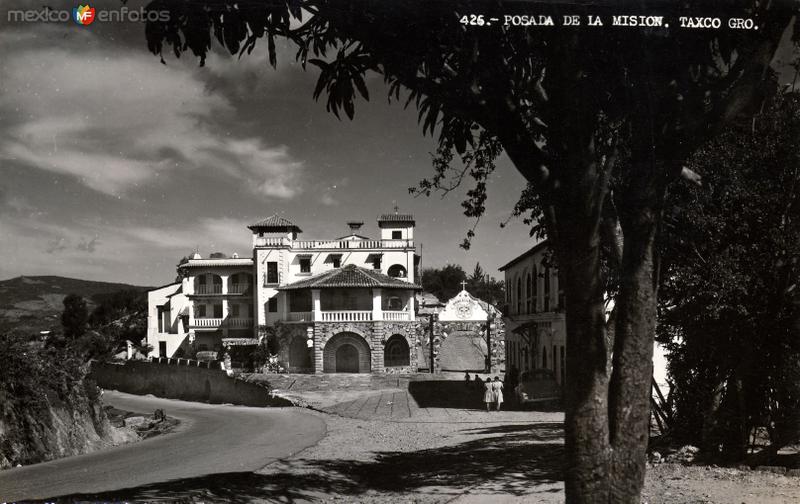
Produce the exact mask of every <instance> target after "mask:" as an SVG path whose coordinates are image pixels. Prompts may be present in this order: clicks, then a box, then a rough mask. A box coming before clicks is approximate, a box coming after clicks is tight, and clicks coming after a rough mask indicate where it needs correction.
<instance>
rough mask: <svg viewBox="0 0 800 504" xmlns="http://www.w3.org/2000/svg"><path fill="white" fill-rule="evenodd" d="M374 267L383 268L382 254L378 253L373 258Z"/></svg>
mask: <svg viewBox="0 0 800 504" xmlns="http://www.w3.org/2000/svg"><path fill="white" fill-rule="evenodd" d="M372 269H376V270H379V269H381V256H379V255H376V256H375V257H373V258H372Z"/></svg>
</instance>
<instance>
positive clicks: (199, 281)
mask: <svg viewBox="0 0 800 504" xmlns="http://www.w3.org/2000/svg"><path fill="white" fill-rule="evenodd" d="M205 284H206V276H205V275H200V276H199V277H197V285H205Z"/></svg>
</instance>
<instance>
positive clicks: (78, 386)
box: [0, 333, 99, 464]
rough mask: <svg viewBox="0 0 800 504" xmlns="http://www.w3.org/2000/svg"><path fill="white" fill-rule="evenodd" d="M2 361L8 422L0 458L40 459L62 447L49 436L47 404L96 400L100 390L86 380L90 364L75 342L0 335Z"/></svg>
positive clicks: (0, 385) (0, 383)
mask: <svg viewBox="0 0 800 504" xmlns="http://www.w3.org/2000/svg"><path fill="white" fill-rule="evenodd" d="M0 359H2V362H3V372H2V373H0V419H2V422H3V424H4V426H5V431H4V433H3V436H2V442H0V461H2V460H6V461H9V462H10V463H11V464H17V463H22V464H28V463H33V462H39V461H41V460H42V458H43V457H45V456H46V455H47V454H46V453H43V451H45V450H47V449H52V450H53V451H57V450H56V449H55V448H54V447H48V446H47V442H46V441H45V439H44V437H46V433H45V431H46V430H48V429H53V428H55V426H53V425H52V421H51V419H52V417H51V414H50V412H49V411H48V408H49V407H52V406H58V405H71V406H76V405H83V404H86V401H87V400H88V401H89V403H93V402H94V401H95V400H96V399H97V398H98V397H99V391H98V390H97V387H96V385H94V384H93V383H91V382H88V381H85V380H84V378H85V375H86V372H87V368H86V366H85V365H84V361H83V359H82V358H80V357H79V356H78V355H76V353H75V352H74V350H73V348H72V347H71V345H42V344H41V342H39V341H36V340H28V339H27V338H25V337H22V336H19V335H12V334H10V333H0ZM82 407H83V406H82ZM20 447H21V448H20Z"/></svg>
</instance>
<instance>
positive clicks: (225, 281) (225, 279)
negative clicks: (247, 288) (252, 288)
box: [220, 275, 230, 295]
mask: <svg viewBox="0 0 800 504" xmlns="http://www.w3.org/2000/svg"><path fill="white" fill-rule="evenodd" d="M220 278H222V294H223V295H225V294H227V293H228V278H230V277H229V276H228V275H220Z"/></svg>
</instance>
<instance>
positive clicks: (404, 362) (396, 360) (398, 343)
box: [383, 334, 411, 367]
mask: <svg viewBox="0 0 800 504" xmlns="http://www.w3.org/2000/svg"><path fill="white" fill-rule="evenodd" d="M410 365H411V349H410V347H409V346H408V341H406V338H405V337H404V336H401V335H400V334H393V335H392V336H391V337H390V338H389V339H388V340H386V346H385V347H384V348H383V366H384V367H397V366H410Z"/></svg>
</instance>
